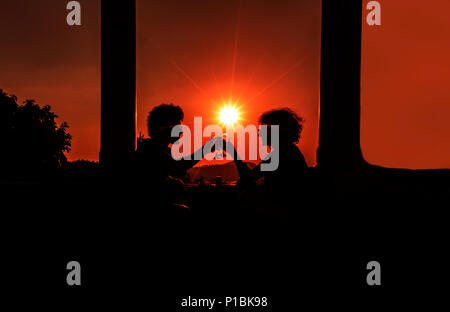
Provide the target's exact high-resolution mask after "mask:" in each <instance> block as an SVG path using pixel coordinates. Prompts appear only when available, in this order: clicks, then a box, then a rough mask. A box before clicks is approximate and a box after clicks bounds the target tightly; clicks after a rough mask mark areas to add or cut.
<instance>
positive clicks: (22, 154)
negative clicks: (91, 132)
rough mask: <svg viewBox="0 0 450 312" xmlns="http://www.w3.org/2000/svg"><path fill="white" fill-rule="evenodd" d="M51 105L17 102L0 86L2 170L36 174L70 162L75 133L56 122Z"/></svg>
mask: <svg viewBox="0 0 450 312" xmlns="http://www.w3.org/2000/svg"><path fill="white" fill-rule="evenodd" d="M57 118H58V116H57V115H56V114H55V113H53V112H52V111H51V107H50V106H48V105H45V106H43V107H40V106H39V105H37V104H36V102H35V101H34V100H25V101H24V102H23V105H19V104H18V103H17V97H16V96H15V95H10V94H7V93H6V92H4V91H3V90H2V89H0V140H1V142H2V143H1V146H2V152H1V153H0V168H1V172H2V173H8V172H9V173H14V174H27V175H28V174H33V173H37V172H40V171H44V170H49V169H50V170H51V169H55V168H59V167H61V166H62V165H63V164H65V163H66V162H67V158H66V156H65V155H64V153H65V152H69V151H70V147H71V139H72V136H71V135H70V134H69V133H68V132H67V130H68V128H69V126H68V124H67V123H66V122H63V123H61V124H60V125H58V124H57V122H56V119H57Z"/></svg>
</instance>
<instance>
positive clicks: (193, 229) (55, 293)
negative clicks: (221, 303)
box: [1, 168, 450, 311]
mask: <svg viewBox="0 0 450 312" xmlns="http://www.w3.org/2000/svg"><path fill="white" fill-rule="evenodd" d="M309 174H310V177H309V179H310V180H309V181H310V183H308V184H309V187H308V189H307V192H306V191H304V190H301V189H299V190H298V193H297V194H295V196H293V198H292V200H290V201H288V202H290V205H291V208H292V209H290V212H289V214H288V215H285V216H282V217H274V216H266V215H261V214H258V213H257V212H255V209H252V207H249V203H248V202H245V203H244V202H242V201H239V200H238V196H237V195H236V191H235V188H234V187H232V186H228V187H223V188H220V189H217V188H215V187H209V188H203V189H200V188H198V187H197V188H196V187H194V188H189V189H188V190H186V191H185V193H184V194H183V197H184V198H182V201H183V203H185V204H187V205H188V206H190V207H191V209H190V212H189V213H186V214H184V213H181V214H179V213H172V212H171V211H170V207H171V206H168V205H167V203H166V202H161V201H160V200H156V198H158V194H156V193H157V191H154V190H147V189H146V188H145V187H143V186H142V185H135V184H134V183H132V181H124V180H123V179H121V178H118V177H117V176H115V177H114V176H113V175H112V176H106V175H103V174H99V173H96V174H95V175H93V176H92V175H91V176H79V177H69V178H68V177H61V176H60V177H59V178H58V179H57V178H55V177H51V178H47V179H44V180H34V181H30V180H28V181H15V182H11V181H4V182H2V183H1V195H2V198H3V203H4V204H3V205H2V209H1V212H2V217H1V220H2V224H3V225H2V238H3V239H2V241H3V244H2V245H3V247H2V254H3V255H2V262H4V264H3V265H2V268H3V274H2V281H4V283H6V285H7V287H6V288H7V293H8V294H9V293H11V294H13V293H14V294H16V295H17V294H23V295H20V296H21V298H23V299H24V298H28V299H27V300H23V299H22V300H18V301H17V300H14V301H15V302H16V305H23V304H27V305H28V304H30V302H32V303H33V302H35V303H36V304H38V303H46V304H50V305H51V304H52V303H55V304H56V301H55V298H58V299H63V303H61V304H59V303H58V304H57V307H58V308H61V310H65V309H66V307H69V306H72V307H73V306H78V307H80V308H85V307H88V306H89V307H93V308H94V309H95V308H103V307H105V308H106V307H120V308H125V309H126V310H127V311H128V310H130V311H133V310H137V309H136V308H137V307H146V308H149V309H150V310H153V309H154V310H155V311H203V310H201V309H200V310H198V309H193V310H182V309H180V300H181V299H182V298H187V297H188V296H191V297H197V298H213V297H216V298H219V297H220V296H222V297H223V296H267V297H268V298H269V302H270V310H263V309H259V310H258V309H253V310H252V309H245V310H243V309H235V310H230V309H229V310H224V309H223V307H218V308H215V310H214V311H294V309H295V310H300V309H302V308H304V307H305V306H306V304H307V303H310V304H313V306H314V307H316V309H315V310H321V309H322V308H323V307H333V308H335V307H340V306H343V307H356V308H358V310H361V311H365V310H367V308H369V307H373V306H375V305H378V306H381V307H387V306H388V305H387V303H386V302H387V301H386V300H389V302H391V303H389V306H392V307H404V306H405V305H414V306H416V305H419V304H424V307H427V308H429V307H430V305H432V304H437V303H439V302H440V300H442V299H444V298H445V297H441V296H444V295H445V293H446V287H445V286H444V287H443V286H442V285H445V281H446V280H448V270H447V267H448V263H449V257H448V255H447V249H448V237H449V235H448V234H449V233H448V232H449V230H448V217H447V214H448V213H447V210H448V207H449V203H450V184H449V181H450V180H449V177H450V175H449V173H448V172H447V171H403V170H385V169H382V168H370V169H368V170H366V171H364V172H363V173H361V172H360V171H359V172H355V173H352V172H346V173H342V172H327V171H325V170H320V169H311V170H310V173H309ZM282 202H283V203H286V201H282ZM250 206H251V204H250ZM168 209H169V210H168ZM72 260H77V261H79V262H80V264H81V267H82V285H81V286H79V287H75V288H74V287H69V286H68V285H67V284H66V274H67V270H66V265H67V263H68V262H69V261H72ZM372 260H376V261H379V262H380V264H381V266H382V286H375V287H370V286H368V285H367V284H366V275H367V273H368V271H367V269H366V265H367V263H368V262H369V261H372ZM429 292H431V293H432V294H433V300H430V299H429V298H430V297H428V295H427V294H428V293H429ZM24 294H27V295H24ZM28 294H30V295H28ZM7 297H8V296H7ZM11 298H12V297H11ZM58 302H59V301H58ZM88 302H89V303H88ZM221 309H222V310H221ZM205 311H206V310H205Z"/></svg>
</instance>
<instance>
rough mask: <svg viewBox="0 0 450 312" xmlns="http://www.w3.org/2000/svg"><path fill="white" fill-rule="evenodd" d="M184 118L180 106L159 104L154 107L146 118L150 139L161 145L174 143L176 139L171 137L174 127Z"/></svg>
mask: <svg viewBox="0 0 450 312" xmlns="http://www.w3.org/2000/svg"><path fill="white" fill-rule="evenodd" d="M183 118H184V113H183V110H182V109H181V107H180V106H176V105H173V104H161V105H159V106H156V107H154V108H153V109H152V110H151V111H150V113H149V114H148V117H147V129H148V135H149V136H150V138H151V139H152V140H153V141H155V142H158V143H159V144H162V145H169V144H170V143H174V142H175V141H176V140H177V139H178V138H176V137H172V136H171V132H172V128H173V127H174V126H177V125H179V124H181V122H182V121H183Z"/></svg>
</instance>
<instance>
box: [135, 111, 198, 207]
mask: <svg viewBox="0 0 450 312" xmlns="http://www.w3.org/2000/svg"><path fill="white" fill-rule="evenodd" d="M183 117H184V113H183V110H182V109H181V107H179V106H176V105H173V104H162V105H159V106H156V107H155V108H153V110H152V111H150V113H149V115H148V118H147V127H148V134H149V136H150V138H149V139H141V140H140V142H139V143H138V148H137V151H136V153H135V161H134V164H135V171H136V173H137V177H138V178H139V180H140V181H141V182H144V183H145V184H146V185H148V186H149V187H150V188H152V189H153V190H154V192H155V193H157V194H156V195H157V196H159V198H161V197H162V198H164V200H168V201H170V202H172V203H173V202H174V201H176V200H177V199H178V198H177V197H179V196H180V194H181V193H182V191H183V182H182V180H181V179H180V178H182V177H184V175H185V174H186V171H187V170H188V169H190V168H192V167H193V166H194V165H195V164H196V163H197V162H198V161H199V160H194V154H195V153H194V154H192V155H191V157H190V159H191V160H185V159H182V160H175V159H174V158H173V157H172V154H171V150H170V147H169V145H171V144H173V143H175V142H176V141H177V140H178V139H179V138H178V137H172V135H171V133H172V129H173V127H175V126H177V125H180V124H181V122H182V121H183ZM202 148H203V147H202Z"/></svg>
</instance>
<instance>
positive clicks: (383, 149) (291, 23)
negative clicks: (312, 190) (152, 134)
mask: <svg viewBox="0 0 450 312" xmlns="http://www.w3.org/2000/svg"><path fill="white" fill-rule="evenodd" d="M1 2H2V4H1V7H2V10H0V36H1V38H2V45H1V49H0V88H3V89H4V90H6V91H7V92H10V93H14V94H16V95H17V96H18V97H19V99H20V100H23V99H24V98H33V99H36V100H37V101H38V103H40V104H49V105H51V106H52V108H53V110H54V111H55V112H56V113H57V114H58V115H59V116H60V121H67V122H68V123H69V125H70V133H71V134H72V135H73V142H72V143H73V144H72V145H73V148H72V152H71V153H69V154H68V156H69V159H71V160H75V159H80V158H83V159H90V160H97V159H98V150H99V141H100V96H99V92H100V88H99V87H100V75H99V72H100V1H99V0H81V1H80V3H81V5H82V24H83V25H82V26H81V27H69V26H67V25H66V22H65V19H66V14H67V11H66V10H65V6H66V3H67V1H65V0H45V1H33V0H15V1H7V0H1ZM137 2H138V15H137V16H138V75H137V78H138V88H137V91H138V131H139V130H140V131H143V132H145V118H146V115H147V113H148V111H149V110H150V109H151V108H152V107H153V106H155V105H158V104H160V103H163V102H173V103H174V104H178V105H181V106H182V107H183V109H184V110H185V122H186V123H187V124H188V125H189V124H191V123H192V120H193V117H194V116H202V117H203V119H204V121H205V122H206V123H210V122H215V120H214V119H213V117H215V114H214V111H215V110H216V107H215V105H214V104H213V100H214V101H220V99H221V98H222V97H223V98H228V97H229V95H230V93H231V94H232V95H233V98H235V97H237V96H240V104H241V105H243V111H244V113H245V114H244V118H245V122H246V123H255V122H256V120H257V117H258V116H259V115H260V114H261V113H262V112H263V111H265V110H267V109H272V108H278V107H284V106H287V107H291V108H293V109H294V110H295V111H297V112H298V113H299V114H301V115H303V117H305V119H306V124H305V130H304V135H303V139H302V142H301V145H300V147H301V148H302V151H303V153H304V154H305V156H306V158H307V161H308V163H309V164H313V163H314V161H315V149H316V145H317V130H318V128H317V123H318V119H317V116H318V102H319V96H318V95H319V66H320V64H319V56H320V1H319V0H304V1H302V0H291V1H279V0H271V1H258V0H244V1H243V2H242V6H241V8H240V9H239V5H238V1H237V0H192V1H175V0H164V1H162V0H161V1H159V0H155V1H144V0H138V1H137ZM380 2H381V4H382V26H381V27H371V28H369V27H368V26H366V24H365V23H363V25H364V27H363V69H362V73H363V79H362V90H363V93H362V117H361V118H362V129H361V144H362V149H363V154H364V156H365V157H366V159H367V160H368V161H369V162H371V163H374V164H380V165H385V166H389V167H406V168H440V167H447V168H449V167H450V144H448V142H449V141H450V122H448V117H449V115H450V114H449V113H450V105H449V103H450V92H448V87H447V82H448V79H449V78H448V77H449V74H450V66H449V65H450V61H449V59H448V58H447V56H448V55H450V44H449V42H450V41H449V40H448V38H449V35H450V21H448V18H447V16H446V12H448V11H449V9H450V3H449V2H448V1H446V0H434V1H433V6H430V4H428V3H425V2H423V1H419V0H396V1H380ZM238 12H239V13H238ZM238 15H239V16H240V19H239V21H240V22H239V24H238V23H237V22H238ZM237 25H238V27H237ZM236 30H238V32H237V31H236ZM237 33H238V36H236V34H237ZM236 37H238V40H237V41H236ZM236 42H237V44H236ZM235 52H236V53H235ZM233 64H234V65H233ZM295 65H297V66H295ZM233 68H234V71H233ZM233 72H234V74H233ZM118 79H120V77H118ZM232 81H233V83H231V82H232ZM267 87H268V88H267ZM262 90H265V91H264V92H263V93H261V91H262ZM259 93H260V95H259V96H256V97H255V95H257V94H259ZM252 98H253V100H252V101H251V102H250V103H248V102H249V100H251V99H252Z"/></svg>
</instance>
